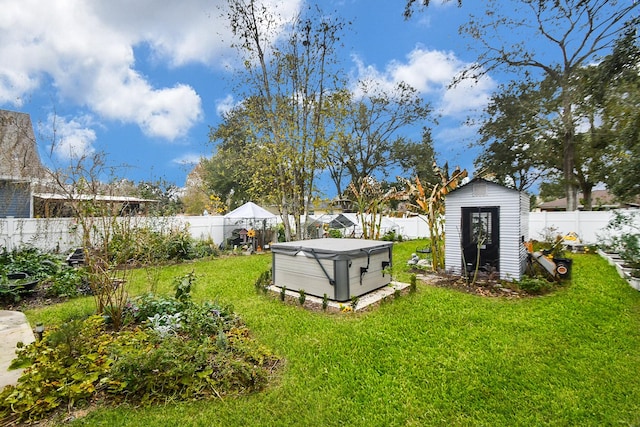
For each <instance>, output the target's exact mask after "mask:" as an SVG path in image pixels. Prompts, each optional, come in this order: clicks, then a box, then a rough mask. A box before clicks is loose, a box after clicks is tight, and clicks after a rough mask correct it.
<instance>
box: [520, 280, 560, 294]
mask: <svg viewBox="0 0 640 427" xmlns="http://www.w3.org/2000/svg"><path fill="white" fill-rule="evenodd" d="M517 284H518V287H519V288H520V289H521V290H523V291H525V292H527V293H530V294H534V295H540V294H544V293H547V292H549V291H551V290H552V289H553V288H554V286H555V284H554V283H552V282H549V281H548V280H547V279H545V278H542V277H529V276H524V277H522V279H520V281H519V282H517Z"/></svg>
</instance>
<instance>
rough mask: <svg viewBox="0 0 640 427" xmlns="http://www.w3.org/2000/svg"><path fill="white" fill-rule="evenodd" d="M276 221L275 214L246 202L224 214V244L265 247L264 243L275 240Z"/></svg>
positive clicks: (267, 243) (254, 248) (228, 245)
mask: <svg viewBox="0 0 640 427" xmlns="http://www.w3.org/2000/svg"><path fill="white" fill-rule="evenodd" d="M277 221H278V217H277V215H274V214H272V213H271V212H269V211H268V210H266V209H264V208H262V207H260V206H258V205H256V204H255V203H253V202H247V203H245V204H244V205H242V206H240V207H238V208H236V209H234V210H232V211H231V212H229V213H228V214H226V215H225V216H224V243H225V246H227V247H233V246H251V247H252V249H253V250H258V249H265V248H266V245H269V244H270V243H271V242H274V241H275V238H276V236H277V233H276V230H275V226H276V225H277Z"/></svg>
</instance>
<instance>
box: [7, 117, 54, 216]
mask: <svg viewBox="0 0 640 427" xmlns="http://www.w3.org/2000/svg"><path fill="white" fill-rule="evenodd" d="M46 175H47V170H46V168H45V167H44V166H42V163H41V162H40V156H39V155H38V150H37V148H36V139H35V136H34V133H33V126H32V124H31V117H30V116H29V115H28V114H24V113H18V112H15V111H7V110H0V218H6V217H10V216H12V217H16V218H29V217H30V216H31V215H32V212H33V201H32V197H31V194H32V191H33V186H34V185H35V184H36V183H37V182H38V181H40V180H42V179H44V178H45V177H46Z"/></svg>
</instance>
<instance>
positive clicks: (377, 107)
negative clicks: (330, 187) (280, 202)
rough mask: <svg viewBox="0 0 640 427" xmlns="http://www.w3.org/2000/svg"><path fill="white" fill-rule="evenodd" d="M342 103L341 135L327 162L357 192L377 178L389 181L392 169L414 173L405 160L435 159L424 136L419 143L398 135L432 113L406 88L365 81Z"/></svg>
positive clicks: (408, 161)
mask: <svg viewBox="0 0 640 427" xmlns="http://www.w3.org/2000/svg"><path fill="white" fill-rule="evenodd" d="M342 102H343V104H342V110H341V113H340V114H339V115H338V117H339V118H338V119H337V120H339V122H338V123H337V125H336V128H337V129H340V132H339V133H337V135H339V136H337V137H336V138H334V140H333V144H332V145H331V148H330V150H329V160H330V162H329V163H330V164H332V165H333V166H332V167H333V168H334V169H335V170H340V171H341V173H340V175H339V176H340V177H341V178H342V177H343V176H344V175H345V174H346V176H347V178H348V179H349V180H350V182H351V183H353V184H354V186H355V188H359V187H360V185H361V183H362V180H363V179H365V178H367V179H368V177H371V176H374V175H376V174H382V177H383V178H388V172H389V171H390V170H391V168H392V167H394V166H401V167H403V168H405V169H413V168H414V167H415V166H416V164H415V163H414V162H412V161H411V160H409V159H408V158H407V157H405V156H407V155H414V154H418V155H420V159H417V158H416V159H415V160H416V161H418V160H421V159H423V158H424V157H430V156H433V152H432V150H433V149H432V147H431V145H430V144H431V140H430V135H429V134H428V132H425V133H424V135H423V140H422V141H421V142H417V143H416V142H414V141H411V140H409V139H408V138H407V137H406V136H404V135H403V134H402V130H403V128H405V127H406V126H409V125H413V124H416V123H420V122H422V121H424V120H426V119H427V118H428V117H429V114H430V109H429V107H428V105H426V104H425V103H424V101H423V100H422V98H421V97H420V96H419V94H418V92H417V91H416V90H415V89H414V88H412V87H411V86H409V85H408V84H406V83H403V82H400V83H398V84H397V85H396V86H395V87H393V88H392V89H391V90H386V89H383V88H381V87H379V86H378V85H376V84H374V83H373V82H366V81H363V82H361V83H360V88H359V92H358V94H355V93H350V94H346V95H345V96H344V97H343V98H342ZM425 150H426V151H425ZM429 150H431V151H429ZM335 176H338V174H336V173H332V178H334V184H335V185H336V190H337V192H338V194H339V195H342V190H343V189H342V188H341V186H340V182H338V181H337V180H336V179H335Z"/></svg>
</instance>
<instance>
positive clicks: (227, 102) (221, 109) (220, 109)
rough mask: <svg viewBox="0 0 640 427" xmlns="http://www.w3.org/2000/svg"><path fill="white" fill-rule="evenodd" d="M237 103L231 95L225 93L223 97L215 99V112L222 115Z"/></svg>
mask: <svg viewBox="0 0 640 427" xmlns="http://www.w3.org/2000/svg"><path fill="white" fill-rule="evenodd" d="M237 105H238V103H237V102H236V101H235V100H234V98H233V95H227V96H225V97H224V98H223V99H218V100H216V113H217V114H218V115H219V116H220V117H222V116H224V115H225V114H226V113H228V112H229V111H231V110H232V109H233V108H234V107H236V106H237Z"/></svg>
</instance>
